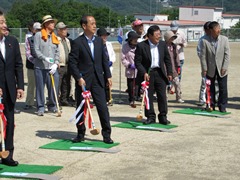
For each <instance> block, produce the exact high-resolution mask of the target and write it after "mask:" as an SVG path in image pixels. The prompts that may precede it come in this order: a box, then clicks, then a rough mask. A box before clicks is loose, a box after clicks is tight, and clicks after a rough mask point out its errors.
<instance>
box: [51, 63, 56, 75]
mask: <svg viewBox="0 0 240 180" xmlns="http://www.w3.org/2000/svg"><path fill="white" fill-rule="evenodd" d="M57 67H58V65H57V64H53V65H52V66H51V67H50V71H49V73H50V74H54V73H55V72H56V70H57Z"/></svg>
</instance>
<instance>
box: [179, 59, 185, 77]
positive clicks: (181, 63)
mask: <svg viewBox="0 0 240 180" xmlns="http://www.w3.org/2000/svg"><path fill="white" fill-rule="evenodd" d="M183 64H184V59H181V60H180V74H179V75H178V77H179V82H181V80H182V70H183Z"/></svg>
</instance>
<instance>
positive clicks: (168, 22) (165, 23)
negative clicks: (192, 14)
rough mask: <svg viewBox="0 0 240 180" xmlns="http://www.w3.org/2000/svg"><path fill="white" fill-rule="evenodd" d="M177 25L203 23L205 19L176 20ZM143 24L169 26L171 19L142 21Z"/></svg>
mask: <svg viewBox="0 0 240 180" xmlns="http://www.w3.org/2000/svg"><path fill="white" fill-rule="evenodd" d="M177 21H178V24H179V26H187V25H203V24H204V23H205V21H188V20H177ZM142 22H143V24H152V25H154V24H155V25H166V26H167V25H168V26H170V24H171V22H172V21H142Z"/></svg>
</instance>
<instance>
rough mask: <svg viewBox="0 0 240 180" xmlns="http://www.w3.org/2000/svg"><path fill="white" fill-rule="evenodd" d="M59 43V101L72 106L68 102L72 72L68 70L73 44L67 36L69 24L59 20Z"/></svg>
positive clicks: (61, 103) (63, 104)
mask: <svg viewBox="0 0 240 180" xmlns="http://www.w3.org/2000/svg"><path fill="white" fill-rule="evenodd" d="M56 29H57V35H58V40H59V42H60V44H59V53H60V56H59V68H58V73H59V95H60V97H59V102H60V105H61V106H70V103H69V102H68V98H69V94H70V88H71V87H70V86H71V84H70V80H71V74H70V72H69V70H68V55H69V53H70V51H71V44H70V41H69V39H68V38H67V34H68V29H67V25H65V24H64V23H63V22H59V23H57V25H56Z"/></svg>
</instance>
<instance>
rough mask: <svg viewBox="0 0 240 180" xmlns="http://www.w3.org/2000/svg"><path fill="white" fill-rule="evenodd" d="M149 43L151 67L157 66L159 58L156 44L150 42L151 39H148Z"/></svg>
mask: <svg viewBox="0 0 240 180" xmlns="http://www.w3.org/2000/svg"><path fill="white" fill-rule="evenodd" d="M148 42H149V44H150V51H151V57H152V61H151V68H152V69H153V68H159V67H160V66H159V65H160V63H159V60H160V54H159V51H158V44H156V45H155V44H153V43H151V41H149V40H148Z"/></svg>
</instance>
